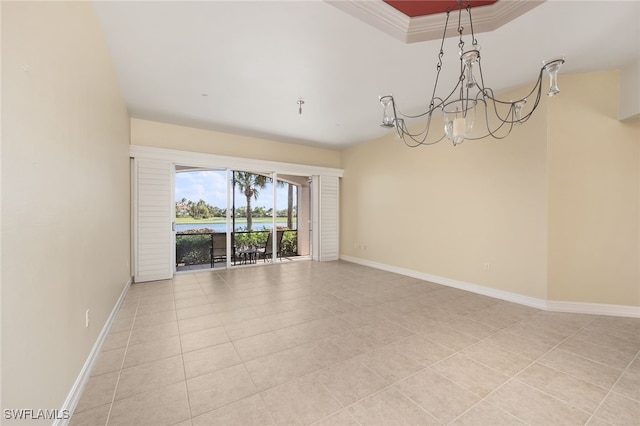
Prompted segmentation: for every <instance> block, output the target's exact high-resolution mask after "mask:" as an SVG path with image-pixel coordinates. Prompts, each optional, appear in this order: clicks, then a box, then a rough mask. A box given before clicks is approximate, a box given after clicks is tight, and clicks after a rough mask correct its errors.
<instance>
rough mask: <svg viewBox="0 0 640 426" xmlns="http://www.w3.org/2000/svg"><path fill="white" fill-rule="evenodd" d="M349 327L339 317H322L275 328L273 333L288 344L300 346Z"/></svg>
mask: <svg viewBox="0 0 640 426" xmlns="http://www.w3.org/2000/svg"><path fill="white" fill-rule="evenodd" d="M347 329H348V326H347V323H346V322H344V321H342V320H340V319H337V318H321V319H317V320H313V321H309V322H306V323H303V324H297V325H293V326H291V327H286V328H281V329H279V330H275V331H274V332H273V333H274V334H275V335H276V336H277V337H278V338H279V339H280V340H282V341H284V342H286V344H287V346H289V347H293V346H299V345H303V344H305V343H308V342H311V341H313V340H317V339H323V338H325V337H329V336H332V335H334V334H338V333H341V332H343V331H346V330H347Z"/></svg>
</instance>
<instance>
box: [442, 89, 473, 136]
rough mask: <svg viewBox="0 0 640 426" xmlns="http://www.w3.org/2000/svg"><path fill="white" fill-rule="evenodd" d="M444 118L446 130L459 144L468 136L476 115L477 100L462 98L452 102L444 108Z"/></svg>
mask: <svg viewBox="0 0 640 426" xmlns="http://www.w3.org/2000/svg"><path fill="white" fill-rule="evenodd" d="M442 112H443V119H444V132H445V133H446V134H447V137H448V138H449V139H450V140H451V141H453V145H454V146H455V145H458V144H460V143H462V142H464V140H465V139H466V138H467V136H468V135H469V133H471V129H473V122H474V120H475V115H476V101H474V100H473V99H461V100H458V101H454V102H451V103H449V104H447V105H445V106H444V108H442Z"/></svg>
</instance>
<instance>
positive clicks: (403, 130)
mask: <svg viewBox="0 0 640 426" xmlns="http://www.w3.org/2000/svg"><path fill="white" fill-rule="evenodd" d="M431 118H432V116H431V115H430V116H429V118H428V119H427V124H426V125H425V129H424V130H422V131H420V132H418V133H415V134H412V133H411V132H409V130H408V129H407V125H406V123H405V122H404V120H401V121H400V123H399V124H398V136H399V137H400V138H401V139H402V141H403V142H404V143H405V145H407V146H408V147H411V148H415V147H417V146H420V145H434V144H436V143H438V142H440V141H441V140H442V139H444V137H445V136H446V135H444V134H443V135H442V136H441V137H440V139H437V140H435V141H430V142H427V137H428V136H429V130H430V127H431ZM420 135H422V138H421V139H418V137H419V136H420ZM405 136H407V137H408V138H409V139H410V141H408V140H407V139H406V138H405Z"/></svg>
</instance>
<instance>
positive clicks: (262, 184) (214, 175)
mask: <svg viewBox="0 0 640 426" xmlns="http://www.w3.org/2000/svg"><path fill="white" fill-rule="evenodd" d="M274 182H275V184H274ZM310 182H311V178H310V177H307V176H296V175H284V174H283V175H277V174H275V173H270V172H261V171H256V170H231V169H212V168H202V167H195V166H182V165H177V166H175V176H174V184H175V185H174V191H173V192H174V209H175V217H174V223H175V225H174V231H175V271H176V272H184V271H193V270H202V269H215V268H228V267H240V266H247V265H256V264H258V265H259V264H268V263H272V262H277V261H291V260H295V259H300V258H302V257H308V256H310V255H311V192H310Z"/></svg>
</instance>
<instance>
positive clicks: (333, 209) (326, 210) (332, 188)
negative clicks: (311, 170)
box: [319, 176, 340, 262]
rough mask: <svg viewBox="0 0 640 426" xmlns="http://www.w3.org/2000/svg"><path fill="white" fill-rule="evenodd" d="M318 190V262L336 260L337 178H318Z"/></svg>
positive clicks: (337, 254)
mask: <svg viewBox="0 0 640 426" xmlns="http://www.w3.org/2000/svg"><path fill="white" fill-rule="evenodd" d="M319 186H320V188H319V192H320V193H319V204H320V205H319V207H320V208H319V211H320V217H319V227H320V232H319V234H320V235H319V246H320V247H319V252H320V256H319V258H320V259H319V260H320V261H321V262H323V261H328V260H338V256H339V250H338V240H339V231H340V227H339V206H338V195H339V194H338V189H339V187H338V177H337V176H320V185H319Z"/></svg>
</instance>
